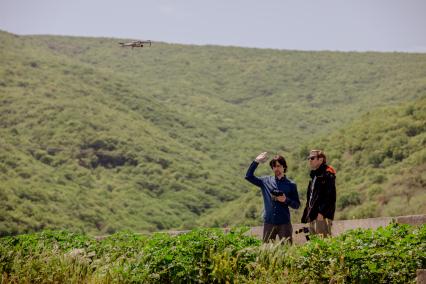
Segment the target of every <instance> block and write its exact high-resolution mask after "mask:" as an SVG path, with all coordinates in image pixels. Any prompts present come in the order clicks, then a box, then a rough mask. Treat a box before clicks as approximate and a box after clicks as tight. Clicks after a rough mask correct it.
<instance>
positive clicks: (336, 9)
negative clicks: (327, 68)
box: [0, 0, 426, 52]
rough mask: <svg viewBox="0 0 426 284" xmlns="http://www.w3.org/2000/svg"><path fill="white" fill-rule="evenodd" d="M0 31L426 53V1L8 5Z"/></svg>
mask: <svg viewBox="0 0 426 284" xmlns="http://www.w3.org/2000/svg"><path fill="white" fill-rule="evenodd" d="M0 30H4V31H7V32H10V33H14V34H18V35H29V34H44V35H45V34H52V35H72V36H90V37H113V38H126V39H145V40H147V39H149V40H153V41H162V42H168V43H183V44H197V45H205V44H212V45H225V46H230V45H232V46H242V47H258V48H274V49H296V50H340V51H370V50H371V51H405V52H426V0H263V1H261V0H205V1H203V0H198V1H197V0H175V1H172V0H156V1H154V0H152V1H148V0H116V1H115V0H0Z"/></svg>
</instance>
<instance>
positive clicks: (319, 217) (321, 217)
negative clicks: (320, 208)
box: [317, 213, 324, 221]
mask: <svg viewBox="0 0 426 284" xmlns="http://www.w3.org/2000/svg"><path fill="white" fill-rule="evenodd" d="M317 220H318V221H324V216H322V214H321V213H318V216H317Z"/></svg>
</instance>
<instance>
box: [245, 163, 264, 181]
mask: <svg viewBox="0 0 426 284" xmlns="http://www.w3.org/2000/svg"><path fill="white" fill-rule="evenodd" d="M258 165H259V163H258V162H256V161H253V162H252V163H251V165H250V167H249V168H248V170H247V173H246V180H248V181H249V182H251V183H252V184H254V185H257V186H259V187H261V186H262V185H263V182H262V180H261V179H260V178H258V177H256V176H255V175H254V171H255V170H256V169H257V166H258Z"/></svg>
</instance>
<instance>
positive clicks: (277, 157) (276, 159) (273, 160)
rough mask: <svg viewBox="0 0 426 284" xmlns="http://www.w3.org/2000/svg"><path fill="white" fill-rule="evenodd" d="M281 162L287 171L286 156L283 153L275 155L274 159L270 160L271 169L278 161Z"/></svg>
mask: <svg viewBox="0 0 426 284" xmlns="http://www.w3.org/2000/svg"><path fill="white" fill-rule="evenodd" d="M277 162H278V163H279V164H280V165H282V166H283V168H284V172H287V162H286V161H285V159H284V157H283V156H281V155H275V156H274V157H273V158H272V160H271V161H270V162H269V166H270V167H271V169H272V168H273V167H274V166H275V164H276V163H277Z"/></svg>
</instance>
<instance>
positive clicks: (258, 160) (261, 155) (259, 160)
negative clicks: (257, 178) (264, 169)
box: [254, 152, 268, 163]
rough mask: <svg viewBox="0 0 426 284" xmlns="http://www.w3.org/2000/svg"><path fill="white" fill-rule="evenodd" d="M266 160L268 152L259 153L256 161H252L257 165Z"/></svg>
mask: <svg viewBox="0 0 426 284" xmlns="http://www.w3.org/2000/svg"><path fill="white" fill-rule="evenodd" d="M267 159H268V152H263V153H260V154H259V155H258V156H257V157H256V159H254V160H255V161H256V162H258V163H264V162H266V160H267Z"/></svg>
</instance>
